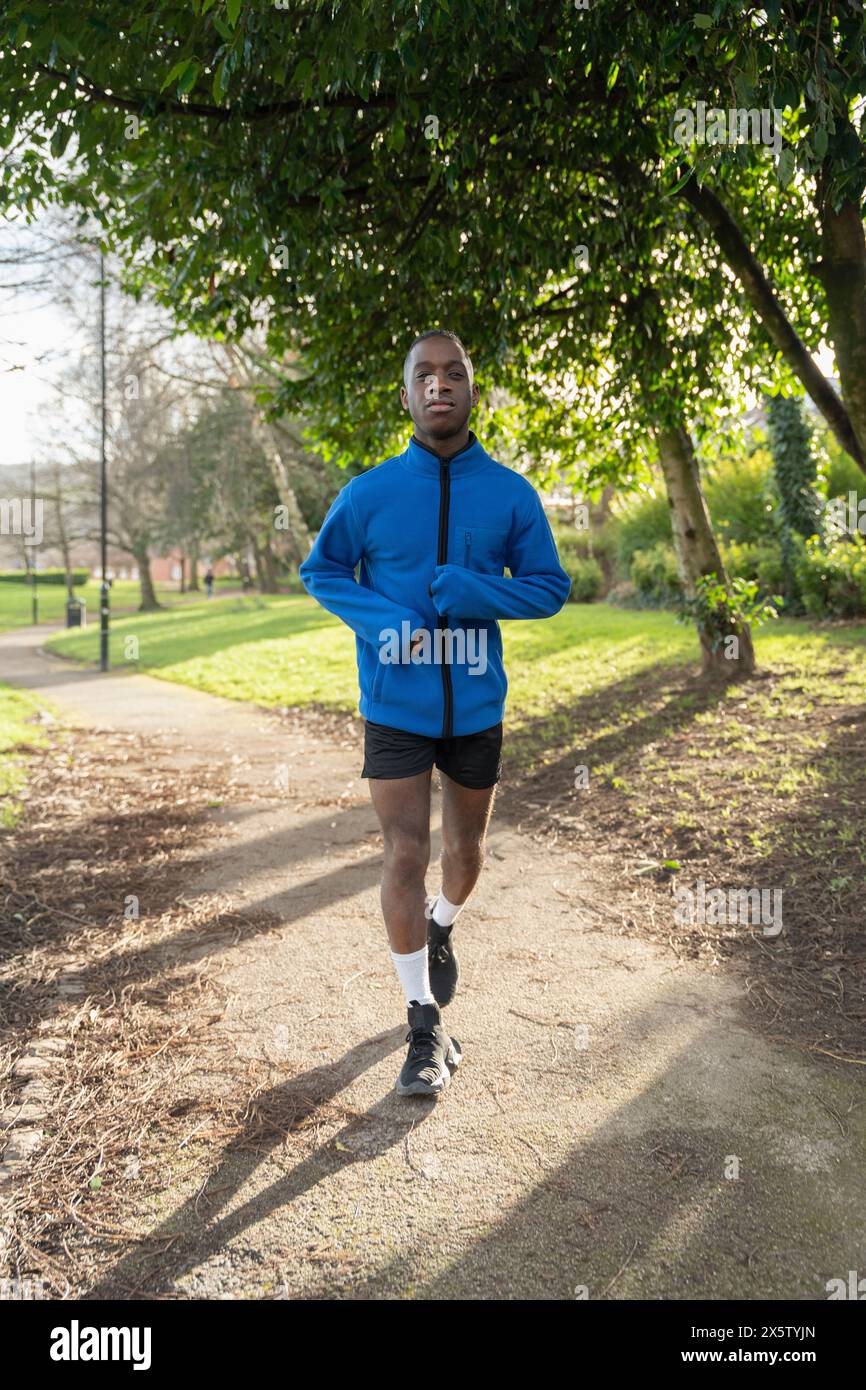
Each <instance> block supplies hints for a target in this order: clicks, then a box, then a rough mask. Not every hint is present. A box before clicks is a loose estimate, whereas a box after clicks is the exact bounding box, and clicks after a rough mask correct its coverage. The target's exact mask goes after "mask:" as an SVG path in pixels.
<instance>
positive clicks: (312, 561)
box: [298, 480, 424, 647]
mask: <svg viewBox="0 0 866 1390" xmlns="http://www.w3.org/2000/svg"><path fill="white" fill-rule="evenodd" d="M352 481H353V480H352ZM352 481H350V482H348V483H347V484H346V486H345V487H344V488H342V490H341V491H340V492H338V494H337V496H336V497H335V498H334V500H333V502H332V503H331V506H330V507H329V509H328V513H327V515H326V517H325V519H324V521H323V522H322V529H321V530H320V531H319V534H318V536H317V537H316V540H315V544H314V545H313V547H312V549H311V551H310V553H309V555H308V556H307V558H306V560H304V562H303V564H302V565H301V566H300V569H299V570H298V574H299V575H300V578H301V583H302V584H303V586H304V588H305V589H306V591H307V593H308V594H311V595H312V597H313V598H314V599H315V600H316V601H317V603H320V604H321V605H322V607H323V608H327V610H328V612H329V613H334V614H335V615H336V616H337V617H338V618H341V619H342V620H343V622H344V623H346V625H347V626H348V627H350V628H351V629H352V631H353V632H355V633H357V635H358V636H359V637H361V638H363V640H364V641H365V642H370V643H371V644H372V645H373V646H374V647H379V646H381V644H382V642H383V641H384V640H385V639H384V638H383V636H382V633H383V630H384V629H385V628H388V629H392V628H393V629H396V631H397V632H398V633H399V632H400V631H401V626H400V625H401V623H403V622H404V621H405V620H407V619H408V621H409V623H410V624H411V628H410V631H413V632H414V630H415V628H418V627H423V626H424V619H423V618H421V617H419V615H418V614H417V613H415V612H414V611H413V610H412V609H411V608H404V607H403V606H402V605H401V604H399V603H394V602H393V601H392V600H391V599H389V598H386V597H385V595H384V594H379V593H376V591H375V590H374V589H368V588H367V587H366V585H364V584H360V583H359V582H358V580H357V579H356V578H355V566H356V565H357V564H358V562H359V560H360V559H361V557H362V556H363V554H364V538H363V535H362V532H361V528H360V526H359V524H358V518H357V516H356V514H355V508H354V506H353V499H352V492H351V488H352Z"/></svg>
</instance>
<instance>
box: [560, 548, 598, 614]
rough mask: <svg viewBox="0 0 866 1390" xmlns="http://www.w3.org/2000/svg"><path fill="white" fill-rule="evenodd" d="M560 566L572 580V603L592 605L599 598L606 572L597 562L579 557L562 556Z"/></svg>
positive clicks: (570, 599)
mask: <svg viewBox="0 0 866 1390" xmlns="http://www.w3.org/2000/svg"><path fill="white" fill-rule="evenodd" d="M559 559H560V564H561V565H562V568H563V569H564V570H565V572H566V574H567V575H568V577H569V579H570V580H571V592H570V594H569V595H568V598H569V601H570V602H571V603H591V602H592V600H593V599H594V598H598V596H599V594H600V593H601V590H602V586H603V584H604V572H603V571H602V568H601V565H600V564H599V563H598V561H597V560H594V559H592V557H591V556H590V557H588V558H587V559H585V560H582V559H581V558H580V556H579V555H568V554H566V555H564V556H563V555H560V557H559Z"/></svg>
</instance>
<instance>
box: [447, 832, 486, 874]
mask: <svg viewBox="0 0 866 1390" xmlns="http://www.w3.org/2000/svg"><path fill="white" fill-rule="evenodd" d="M442 857H443V859H447V860H448V861H449V864H450V866H451V868H453V869H455V870H456V871H457V872H458V873H460V874H474V873H480V872H481V869H482V867H483V865H484V841H483V840H476V839H472V840H463V841H459V842H457V843H454V842H451V843H446V844H445V845H444V847H443V850H442Z"/></svg>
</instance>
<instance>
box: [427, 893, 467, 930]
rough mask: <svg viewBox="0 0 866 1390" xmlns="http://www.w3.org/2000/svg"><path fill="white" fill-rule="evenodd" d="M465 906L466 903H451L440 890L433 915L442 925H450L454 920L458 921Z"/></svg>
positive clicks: (434, 919) (435, 920) (434, 904)
mask: <svg viewBox="0 0 866 1390" xmlns="http://www.w3.org/2000/svg"><path fill="white" fill-rule="evenodd" d="M465 906H466V904H465V903H450V902H449V901H448V899H447V898H446V896H445V894H444V893H442V892H440V893H438V894H437V896H436V899H435V901H434V903H433V908H432V913H431V916H432V917H433V921H434V922H436V923H438V925H439V926H440V927H450V926H451V924H452V922H456V921H457V918H458V916H459V914H460V913H461V912H462V911H463V909H464V907H465Z"/></svg>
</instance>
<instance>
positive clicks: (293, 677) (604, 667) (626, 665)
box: [49, 594, 697, 720]
mask: <svg viewBox="0 0 866 1390" xmlns="http://www.w3.org/2000/svg"><path fill="white" fill-rule="evenodd" d="M502 628H503V640H504V644H505V657H506V662H507V666H508V671H509V716H510V718H511V719H516V720H523V719H531V718H535V717H538V716H540V715H549V714H550V713H551V712H552V711H553V710H554V709H555V708H556V707H557V706H559V705H567V704H568V703H569V702H570V701H571V700H573V699H574V697H575V696H578V695H582V694H585V693H587V692H589V691H592V690H597V689H599V688H601V687H603V686H605V685H607V684H609V683H610V682H611V681H613V680H617V679H621V678H622V677H623V676H624V675H627V674H634V673H636V672H639V671H641V670H645V669H648V668H649V667H651V666H655V665H657V664H659V663H662V664H670V663H677V662H686V661H690V660H697V641H696V639H695V638H694V636H693V635H692V633H691V632H690V631H688V630H687V629H686V628H684V627H681V626H679V625H678V624H677V623H676V622H674V620H673V618H672V617H671V616H670V615H669V614H667V613H631V612H626V611H624V610H622V609H618V608H610V607H608V606H607V605H605V604H594V605H578V604H568V605H567V606H566V607H565V608H564V609H563V610H562V612H561V613H558V614H557V615H556V617H554V618H549V619H546V620H545V621H543V622H537V623H520V622H511V623H507V622H506V623H503V624H502ZM97 644H98V633H97V631H96V629H95V628H91V629H89V630H88V631H86V632H69V633H63V634H61V635H59V636H57V637H55V638H52V639H51V641H50V642H49V646H51V648H52V649H53V650H55V651H57V652H59V653H61V654H63V655H65V656H70V657H73V658H75V659H77V660H84V661H95V660H96V657H97ZM111 661H112V664H113V665H117V666H120V665H123V664H128V665H133V666H136V667H137V668H138V669H140V670H147V671H150V672H151V673H152V674H153V675H156V676H160V677H162V678H163V679H165V680H173V681H179V682H181V683H182V684H185V685H193V686H196V687H197V688H198V689H200V690H208V691H211V692H212V693H214V694H217V695H225V696H228V697H230V698H231V699H235V700H251V701H254V702H255V703H256V704H259V705H264V706H268V707H280V706H283V705H306V704H313V703H314V704H319V705H322V706H325V707H327V708H330V709H340V710H342V709H345V710H355V709H357V673H356V669H355V639H354V636H353V634H352V633H351V632H350V630H349V629H348V628H347V627H346V626H345V625H344V624H343V623H341V622H339V621H338V620H337V619H336V618H333V617H332V616H331V615H330V614H329V613H326V612H325V611H324V610H323V609H321V608H319V607H318V606H317V605H316V604H315V603H314V602H313V600H312V599H310V598H308V597H307V596H306V595H305V594H298V595H289V596H279V597H269V596H268V597H261V596H256V597H254V598H246V599H244V598H237V599H225V600H222V601H221V602H220V603H218V604H217V603H211V604H207V603H201V604H198V605H195V606H187V607H185V608H183V609H179V608H176V609H174V610H172V611H170V612H167V613H158V614H154V615H142V614H130V615H128V616H123V617H119V618H118V619H117V620H116V621H115V622H114V623H113V630H112V641H111Z"/></svg>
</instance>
